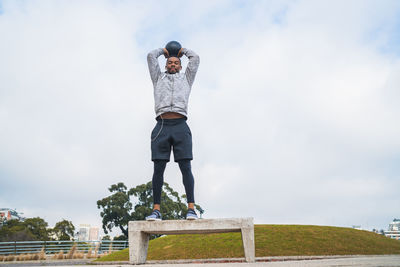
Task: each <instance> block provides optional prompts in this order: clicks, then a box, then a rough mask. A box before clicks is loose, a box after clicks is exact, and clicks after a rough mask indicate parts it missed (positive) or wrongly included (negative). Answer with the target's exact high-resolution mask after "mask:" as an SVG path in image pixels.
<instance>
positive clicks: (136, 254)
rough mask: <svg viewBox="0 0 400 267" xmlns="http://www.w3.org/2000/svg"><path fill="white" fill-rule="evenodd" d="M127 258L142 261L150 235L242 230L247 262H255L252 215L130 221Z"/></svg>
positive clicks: (134, 261)
mask: <svg viewBox="0 0 400 267" xmlns="http://www.w3.org/2000/svg"><path fill="white" fill-rule="evenodd" d="M128 232H129V261H130V263H131V264H144V263H145V262H146V258H147V249H148V245H149V236H150V234H171V235H178V234H205V233H228V232H241V234H242V241H243V249H244V254H245V258H246V261H247V262H254V261H255V247H254V223H253V218H229V219H199V220H192V221H189V220H166V221H150V222H149V221H130V222H129V225H128Z"/></svg>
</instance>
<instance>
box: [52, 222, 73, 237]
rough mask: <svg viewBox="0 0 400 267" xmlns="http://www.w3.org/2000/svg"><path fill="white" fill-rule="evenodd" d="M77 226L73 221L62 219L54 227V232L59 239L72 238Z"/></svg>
mask: <svg viewBox="0 0 400 267" xmlns="http://www.w3.org/2000/svg"><path fill="white" fill-rule="evenodd" d="M74 231H75V226H74V225H73V224H72V222H71V221H68V220H65V219H63V220H62V221H60V222H58V223H56V225H55V226H54V228H53V229H52V232H53V234H54V235H55V236H56V237H57V239H58V240H71V238H72V237H74Z"/></svg>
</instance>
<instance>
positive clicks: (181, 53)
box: [178, 47, 183, 57]
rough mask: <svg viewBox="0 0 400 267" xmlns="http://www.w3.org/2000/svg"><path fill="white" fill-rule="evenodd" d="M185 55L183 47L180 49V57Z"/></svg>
mask: <svg viewBox="0 0 400 267" xmlns="http://www.w3.org/2000/svg"><path fill="white" fill-rule="evenodd" d="M182 56H183V47H182V48H181V49H179V52H178V57H182Z"/></svg>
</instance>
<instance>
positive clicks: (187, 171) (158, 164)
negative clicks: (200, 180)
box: [152, 159, 194, 204]
mask: <svg viewBox="0 0 400 267" xmlns="http://www.w3.org/2000/svg"><path fill="white" fill-rule="evenodd" d="M178 164H179V169H180V170H181V172H182V178H183V185H184V186H185V191H186V197H187V202H188V203H194V178H193V174H192V167H191V164H190V160H189V159H188V160H180V161H178ZM166 166H167V161H166V160H155V161H154V173H153V180H152V183H153V198H154V204H160V202H161V190H162V186H163V184H164V170H165V167H166Z"/></svg>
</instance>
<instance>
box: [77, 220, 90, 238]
mask: <svg viewBox="0 0 400 267" xmlns="http://www.w3.org/2000/svg"><path fill="white" fill-rule="evenodd" d="M89 230H90V224H80V225H79V230H78V235H77V238H78V241H88V240H89Z"/></svg>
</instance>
